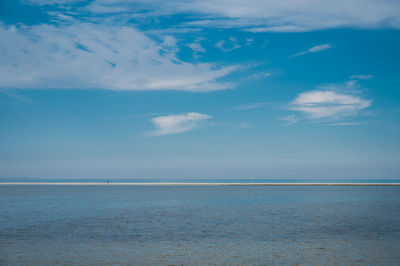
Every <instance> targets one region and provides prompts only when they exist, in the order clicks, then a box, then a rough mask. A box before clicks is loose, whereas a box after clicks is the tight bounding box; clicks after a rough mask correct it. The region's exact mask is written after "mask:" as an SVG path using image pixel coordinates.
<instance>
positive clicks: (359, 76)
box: [350, 75, 374, 80]
mask: <svg viewBox="0 0 400 266" xmlns="http://www.w3.org/2000/svg"><path fill="white" fill-rule="evenodd" d="M373 77H374V76H373V75H352V76H350V78H351V79H362V80H365V79H372V78H373Z"/></svg>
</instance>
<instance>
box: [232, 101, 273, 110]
mask: <svg viewBox="0 0 400 266" xmlns="http://www.w3.org/2000/svg"><path fill="white" fill-rule="evenodd" d="M268 104H271V103H270V102H259V103H246V104H242V105H238V106H235V107H234V109H236V110H250V109H258V108H262V107H264V106H266V105H268Z"/></svg>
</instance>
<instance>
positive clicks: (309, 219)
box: [0, 185, 400, 265]
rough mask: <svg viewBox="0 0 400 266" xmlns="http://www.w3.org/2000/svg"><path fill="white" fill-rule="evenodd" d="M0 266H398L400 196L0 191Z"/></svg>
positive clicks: (314, 190)
mask: <svg viewBox="0 0 400 266" xmlns="http://www.w3.org/2000/svg"><path fill="white" fill-rule="evenodd" d="M0 200H1V201H0V203H1V204H0V214H1V215H0V265H1V264H6V265H7V264H11V265H15V264H21V265H27V264H29V265H40V264H42V265H54V264H57V263H59V264H66V265H68V264H69V265H71V264H78V265H79V264H81V265H88V264H90V265H109V264H125V265H182V264H183V265H206V264H207V265H208V264H209V265H213V264H217V265H241V264H243V265H249V264H250V265H268V264H360V265H365V264H381V265H391V264H392V265H398V263H399V262H400V187H217V186H211V187H195V186H193V187H192V186H187V187H124V186H110V187H105V186H57V187H54V186H12V185H8V186H0Z"/></svg>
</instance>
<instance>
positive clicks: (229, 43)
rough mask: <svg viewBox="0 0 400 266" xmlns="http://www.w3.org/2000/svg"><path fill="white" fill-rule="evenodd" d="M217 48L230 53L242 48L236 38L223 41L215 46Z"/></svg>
mask: <svg viewBox="0 0 400 266" xmlns="http://www.w3.org/2000/svg"><path fill="white" fill-rule="evenodd" d="M215 47H217V48H219V49H220V50H221V51H224V52H230V51H233V50H236V49H239V48H240V47H241V46H240V45H239V44H238V43H237V39H236V38H235V37H230V38H229V39H228V40H226V41H225V40H222V41H219V42H217V43H216V44H215Z"/></svg>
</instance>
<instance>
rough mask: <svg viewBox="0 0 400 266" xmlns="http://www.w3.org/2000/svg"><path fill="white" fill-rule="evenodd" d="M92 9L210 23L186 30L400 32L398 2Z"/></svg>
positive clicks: (126, 4) (297, 0)
mask: <svg viewBox="0 0 400 266" xmlns="http://www.w3.org/2000/svg"><path fill="white" fill-rule="evenodd" d="M87 10H90V11H92V12H101V13H104V12H108V13H110V12H126V13H133V12H134V11H137V10H145V11H146V12H147V15H149V16H154V15H170V14H183V13H195V14H200V15H205V17H206V18H205V19H196V16H193V17H192V21H189V22H188V23H186V25H191V26H198V27H216V28H243V29H245V30H249V31H253V32H263V31H267V32H305V31H313V30H321V29H332V28H367V29H375V28H394V29H400V16H399V15H398V14H399V13H400V2H399V1H396V0H336V1H326V0H283V1H260V0H247V1H242V0H192V1H181V0H171V1H161V0H147V1H143V0H137V1H126V0H120V1H116V0H95V1H93V2H91V3H90V4H89V5H88V7H87ZM148 10H151V11H150V12H148ZM197 17H198V16H197ZM210 17H214V18H215V19H210Z"/></svg>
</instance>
